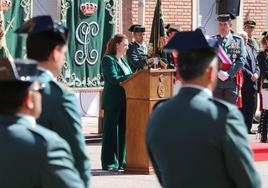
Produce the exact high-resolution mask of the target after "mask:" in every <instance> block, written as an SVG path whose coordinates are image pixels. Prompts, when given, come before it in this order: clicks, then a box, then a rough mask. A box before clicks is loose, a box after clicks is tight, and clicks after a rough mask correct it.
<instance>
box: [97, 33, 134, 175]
mask: <svg viewBox="0 0 268 188" xmlns="http://www.w3.org/2000/svg"><path fill="white" fill-rule="evenodd" d="M127 49H128V39H127V37H126V36H125V35H123V34H116V35H115V36H114V37H113V38H112V39H111V40H110V41H109V43H108V44H107V47H106V52H105V55H104V57H103V60H102V72H103V75H104V81H105V82H104V89H103V96H102V101H103V102H102V108H103V110H104V119H103V139H102V140H103V141H102V151H101V162H102V169H103V170H115V169H118V170H124V166H125V163H126V161H125V145H126V144H125V143H126V142H125V137H126V96H125V91H124V88H123V87H122V86H120V82H122V81H124V80H126V79H127V78H129V77H130V76H131V74H132V71H131V68H130V67H129V65H128V63H127V61H126V59H125V57H124V55H126V51H127Z"/></svg>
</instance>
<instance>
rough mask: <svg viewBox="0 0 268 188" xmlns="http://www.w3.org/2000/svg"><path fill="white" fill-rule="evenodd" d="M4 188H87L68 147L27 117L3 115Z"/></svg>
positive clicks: (0, 162)
mask: <svg viewBox="0 0 268 188" xmlns="http://www.w3.org/2000/svg"><path fill="white" fill-rule="evenodd" d="M0 149H1V155H0V167H1V168H0V185H1V187H3V188H36V187H40V188H41V187H42V188H53V187H55V188H56V187H57V188H85V186H84V183H83V182H82V181H81V179H80V176H79V174H78V172H77V170H76V169H75V167H74V165H73V163H74V160H73V157H72V154H71V151H70V148H69V146H68V144H67V143H66V142H65V141H64V140H63V139H61V138H60V137H59V136H58V135H57V134H55V133H54V132H52V131H50V130H48V129H46V128H43V127H41V126H39V125H36V127H34V128H32V122H31V121H29V119H27V118H25V117H19V116H15V115H14V116H4V115H0Z"/></svg>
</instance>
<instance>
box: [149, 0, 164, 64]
mask: <svg viewBox="0 0 268 188" xmlns="http://www.w3.org/2000/svg"><path fill="white" fill-rule="evenodd" d="M164 45H165V28H164V21H163V18H162V8H161V0H157V2H156V6H155V10H154V17H153V23H152V28H151V36H150V42H149V48H148V49H149V50H148V52H149V54H148V55H150V56H152V57H156V56H158V57H161V60H162V62H161V60H160V63H163V61H164V62H166V54H165V53H164V52H163V47H164Z"/></svg>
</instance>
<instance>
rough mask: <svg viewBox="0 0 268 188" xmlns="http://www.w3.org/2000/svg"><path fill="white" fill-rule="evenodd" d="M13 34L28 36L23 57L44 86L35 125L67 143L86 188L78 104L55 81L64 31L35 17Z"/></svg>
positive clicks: (61, 61)
mask: <svg viewBox="0 0 268 188" xmlns="http://www.w3.org/2000/svg"><path fill="white" fill-rule="evenodd" d="M16 32H17V33H19V34H28V37H27V47H26V50H27V56H28V58H31V59H34V60H37V61H38V66H39V73H38V74H39V75H38V79H39V81H40V82H42V83H44V84H45V85H46V88H45V90H44V92H43V95H42V97H43V105H42V108H43V112H42V114H41V116H40V118H39V119H38V120H37V122H38V123H40V124H41V125H42V126H44V127H46V128H49V129H51V130H53V131H55V132H57V133H58V134H59V135H60V136H61V137H62V138H63V139H65V140H66V141H67V142H68V143H69V145H70V147H71V150H72V153H73V155H74V161H75V167H76V168H77V170H78V172H79V174H80V177H81V179H82V180H83V181H84V184H85V187H88V186H89V182H90V161H89V159H88V157H87V152H86V144H85V141H84V136H83V133H82V127H81V113H80V110H79V109H80V107H79V103H78V100H77V98H76V96H75V94H74V93H73V92H72V91H71V90H70V89H67V88H65V87H64V86H63V85H62V84H61V83H60V82H58V81H57V80H56V76H58V75H59V73H60V71H61V68H62V66H63V65H64V63H65V52H66V50H67V39H68V30H67V29H66V28H65V27H64V26H63V24H61V23H59V22H56V21H53V20H52V18H51V17H50V16H38V17H34V18H32V19H30V20H28V21H27V22H26V23H24V24H23V25H22V26H21V27H20V28H19V29H18V30H17V31H16Z"/></svg>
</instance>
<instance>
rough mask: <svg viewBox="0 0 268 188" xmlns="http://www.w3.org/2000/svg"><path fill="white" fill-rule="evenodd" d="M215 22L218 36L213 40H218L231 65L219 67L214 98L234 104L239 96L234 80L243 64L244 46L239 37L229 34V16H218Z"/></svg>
mask: <svg viewBox="0 0 268 188" xmlns="http://www.w3.org/2000/svg"><path fill="white" fill-rule="evenodd" d="M217 20H218V28H219V33H220V34H219V35H216V36H214V37H213V38H215V39H217V40H218V42H219V44H220V45H221V46H222V48H223V49H224V51H225V52H226V54H227V55H228V57H229V59H230V60H231V64H230V65H229V66H220V69H221V70H220V71H219V73H218V84H217V87H216V89H215V91H214V96H215V97H218V98H220V99H223V100H225V101H227V102H230V103H232V104H236V103H237V98H238V94H239V93H238V85H237V80H236V79H237V76H238V75H237V73H238V71H239V70H241V69H242V67H243V66H244V64H245V58H246V56H245V46H244V44H243V39H242V38H241V37H240V36H237V35H234V34H232V33H231V27H232V21H231V15H229V14H224V15H219V16H218V18H217Z"/></svg>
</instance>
